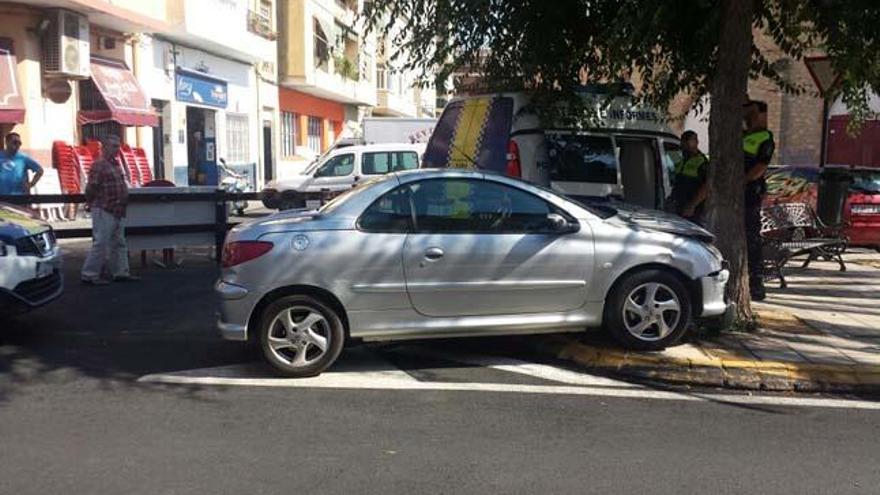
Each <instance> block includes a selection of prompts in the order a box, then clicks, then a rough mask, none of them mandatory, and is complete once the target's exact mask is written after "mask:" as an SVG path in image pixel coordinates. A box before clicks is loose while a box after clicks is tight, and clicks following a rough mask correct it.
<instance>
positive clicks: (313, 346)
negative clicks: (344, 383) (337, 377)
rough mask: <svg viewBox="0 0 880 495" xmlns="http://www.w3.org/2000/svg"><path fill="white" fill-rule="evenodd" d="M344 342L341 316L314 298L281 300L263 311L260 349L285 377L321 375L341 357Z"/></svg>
mask: <svg viewBox="0 0 880 495" xmlns="http://www.w3.org/2000/svg"><path fill="white" fill-rule="evenodd" d="M344 341H345V331H344V329H343V326H342V320H340V318H339V315H337V314H336V312H335V311H333V310H332V309H330V308H328V307H327V306H325V305H324V304H323V303H321V302H320V301H318V300H316V299H314V298H312V297H308V296H287V297H282V298H281V299H278V300H277V301H275V302H273V303H272V304H270V305H269V306H267V307H266V309H265V311H263V318H262V325H261V327H260V348H261V349H262V350H263V355H264V357H265V358H266V360H267V361H268V362H269V364H271V365H272V366H273V367H274V368H275V370H277V371H278V372H279V373H281V374H282V375H285V376H289V377H293V378H303V377H308V376H315V375H318V374H320V373H321V372H322V371H324V370H326V369H327V368H328V367H330V365H331V364H333V362H334V361H336V358H337V357H339V354H340V352H342V346H343V344H344Z"/></svg>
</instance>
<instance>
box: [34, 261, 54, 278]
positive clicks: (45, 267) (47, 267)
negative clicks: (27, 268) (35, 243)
mask: <svg viewBox="0 0 880 495" xmlns="http://www.w3.org/2000/svg"><path fill="white" fill-rule="evenodd" d="M54 271H55V265H54V264H52V263H43V262H37V278H46V277H48V276H50V275H52V273H53V272H54Z"/></svg>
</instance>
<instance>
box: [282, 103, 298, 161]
mask: <svg viewBox="0 0 880 495" xmlns="http://www.w3.org/2000/svg"><path fill="white" fill-rule="evenodd" d="M296 118H297V115H296V114H295V113H292V112H281V156H293V155H294V154H296Z"/></svg>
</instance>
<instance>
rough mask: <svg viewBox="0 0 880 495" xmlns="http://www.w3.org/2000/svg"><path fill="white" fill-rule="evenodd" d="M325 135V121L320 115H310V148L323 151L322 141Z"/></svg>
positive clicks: (317, 151) (314, 150)
mask: <svg viewBox="0 0 880 495" xmlns="http://www.w3.org/2000/svg"><path fill="white" fill-rule="evenodd" d="M323 137H324V123H323V122H322V121H321V119H320V118H319V117H309V142H308V144H307V146H308V148H309V149H310V150H312V151H313V152H315V153H321V142H322V141H323Z"/></svg>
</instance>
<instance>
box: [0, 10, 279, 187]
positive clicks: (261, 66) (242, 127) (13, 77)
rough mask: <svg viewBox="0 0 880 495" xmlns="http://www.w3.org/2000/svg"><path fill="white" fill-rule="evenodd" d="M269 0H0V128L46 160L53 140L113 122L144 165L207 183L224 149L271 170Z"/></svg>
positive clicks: (240, 163) (250, 166)
mask: <svg viewBox="0 0 880 495" xmlns="http://www.w3.org/2000/svg"><path fill="white" fill-rule="evenodd" d="M274 14H275V4H274V0H156V1H143V0H19V1H17V2H14V3H13V2H0V61H2V62H3V63H2V64H0V65H2V67H0V74H2V75H0V94H4V95H5V98H2V99H0V133H2V134H6V133H8V132H11V131H16V132H19V133H20V134H21V135H22V138H23V139H22V140H23V150H24V152H26V153H28V154H30V155H31V156H33V157H34V158H35V159H37V160H38V161H40V162H41V163H43V164H44V165H51V164H52V153H51V150H52V145H53V143H54V142H55V141H61V142H65V143H68V144H73V145H79V144H83V143H85V142H87V141H89V140H94V139H99V138H101V137H102V136H105V135H107V134H116V135H118V136H120V137H122V139H123V140H124V142H126V143H127V144H129V145H131V146H134V147H139V148H143V149H144V150H145V151H146V153H147V156H148V159H149V162H150V164H151V167H152V168H153V175H154V176H155V177H158V178H166V179H169V180H172V181H174V182H175V183H176V184H177V185H195V184H213V183H216V182H217V180H218V176H217V172H216V165H215V164H216V162H217V160H218V159H219V158H221V157H222V158H225V159H226V161H227V162H228V163H230V165H232V166H233V167H234V168H239V169H240V170H242V171H247V173H248V174H249V175H251V177H252V182H253V183H254V184H255V185H257V187H259V184H260V183H262V182H263V181H265V180H268V179H270V178H272V177H273V176H274V163H273V157H274V156H275V155H276V152H275V151H274V150H275V149H276V148H277V146H278V128H279V126H278V91H277V86H276V84H275V77H276V71H275V64H276V60H277V51H276V42H275V36H276V35H275V32H276V27H275V18H274V17H275V15H274Z"/></svg>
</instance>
